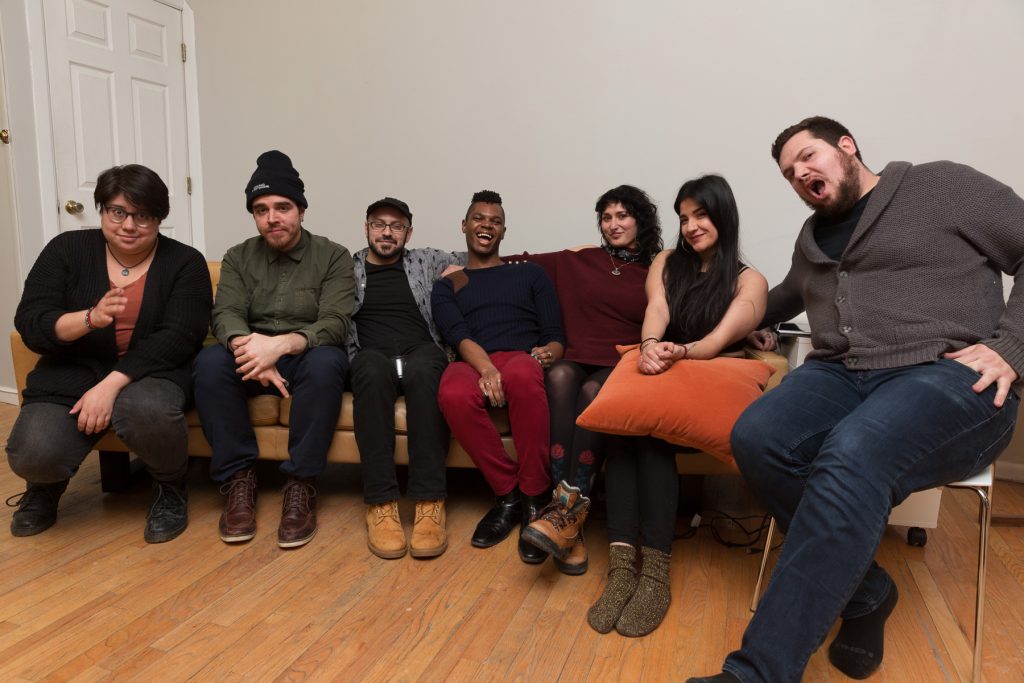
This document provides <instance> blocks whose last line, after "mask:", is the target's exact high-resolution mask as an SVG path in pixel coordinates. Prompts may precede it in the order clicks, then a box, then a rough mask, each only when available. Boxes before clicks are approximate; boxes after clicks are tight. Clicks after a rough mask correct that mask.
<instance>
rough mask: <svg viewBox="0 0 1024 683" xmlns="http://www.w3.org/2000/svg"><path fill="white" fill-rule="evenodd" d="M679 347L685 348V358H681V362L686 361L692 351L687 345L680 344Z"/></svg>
mask: <svg viewBox="0 0 1024 683" xmlns="http://www.w3.org/2000/svg"><path fill="white" fill-rule="evenodd" d="M679 346H682V347H683V357H682V358H680V359H679V360H686V357H687V356H688V355H690V349H688V348H687V347H686V344H680V345H679Z"/></svg>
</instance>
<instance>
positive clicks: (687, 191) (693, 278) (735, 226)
mask: <svg viewBox="0 0 1024 683" xmlns="http://www.w3.org/2000/svg"><path fill="white" fill-rule="evenodd" d="M684 199H692V200H693V201H695V202H696V203H697V204H699V205H700V206H701V208H703V209H704V210H705V211H706V212H707V214H708V218H709V219H710V220H711V222H712V223H713V224H714V226H715V229H716V230H717V231H718V241H717V242H716V243H715V245H714V250H715V252H714V254H713V255H712V256H711V260H710V262H709V263H708V268H707V271H705V272H704V273H703V274H702V273H701V258H700V255H699V254H697V253H696V252H695V251H693V248H692V247H690V245H689V244H688V243H687V242H686V240H685V239H684V238H683V231H682V230H680V231H679V239H678V241H677V242H676V248H675V251H673V252H672V253H671V254H669V255H668V258H667V259H665V271H664V273H663V275H662V282H664V284H665V298H666V299H667V300H668V310H669V320H670V327H672V328H673V329H676V330H682V338H681V339H679V341H680V342H687V341H694V340H696V339H700V338H701V337H703V336H705V335H706V334H707V333H708V332H710V331H711V330H713V329H714V328H715V326H716V325H717V324H718V323H719V322H720V321H721V320H722V316H724V315H725V311H726V309H728V308H729V304H730V303H732V298H733V294H734V292H735V288H736V278H737V277H738V276H739V273H740V257H739V236H740V213H739V210H738V209H737V208H736V198H735V197H734V196H733V194H732V188H730V187H729V183H727V182H726V181H725V178H723V177H722V176H719V175H706V176H701V177H700V178H696V179H694V180H687V181H686V182H685V183H683V186H682V187H680V188H679V193H678V194H677V195H676V201H675V204H673V206H674V207H675V210H676V213H679V212H680V205H681V204H682V203H683V200H684Z"/></svg>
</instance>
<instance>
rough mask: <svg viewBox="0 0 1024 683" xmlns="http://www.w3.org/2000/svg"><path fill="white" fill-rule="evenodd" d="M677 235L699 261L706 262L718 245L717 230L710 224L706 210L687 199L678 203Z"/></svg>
mask: <svg viewBox="0 0 1024 683" xmlns="http://www.w3.org/2000/svg"><path fill="white" fill-rule="evenodd" d="M679 234H680V235H682V236H683V239H684V240H686V243H687V244H688V245H690V248H691V249H692V250H693V251H694V252H696V253H697V254H698V255H699V256H700V259H701V261H705V262H706V261H708V259H710V258H711V257H712V256H713V255H714V253H715V245H717V244H718V228H716V227H715V224H714V223H712V222H711V218H710V217H709V216H708V212H707V210H706V209H705V208H704V207H703V206H701V205H700V204H698V203H697V202H696V201H695V200H693V199H690V198H689V197H687V198H686V199H684V200H683V201H681V202H679Z"/></svg>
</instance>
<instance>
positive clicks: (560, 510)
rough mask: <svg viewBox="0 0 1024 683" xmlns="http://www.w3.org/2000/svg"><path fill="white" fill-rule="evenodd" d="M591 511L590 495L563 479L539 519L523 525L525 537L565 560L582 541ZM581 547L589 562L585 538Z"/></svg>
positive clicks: (527, 540) (584, 559)
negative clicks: (581, 532) (584, 527)
mask: <svg viewBox="0 0 1024 683" xmlns="http://www.w3.org/2000/svg"><path fill="white" fill-rule="evenodd" d="M588 512H590V499H589V498H587V497H586V496H584V495H581V494H580V490H579V489H578V488H577V487H575V486H570V485H569V484H567V483H566V482H564V481H560V482H558V487H557V488H555V491H554V493H553V494H552V495H551V502H550V503H548V504H547V505H545V506H544V508H543V509H542V510H541V511H540V514H539V515H538V517H537V519H535V520H533V521H532V522H530V524H529V526H527V527H526V528H525V529H523V540H524V541H526V542H528V543H530V544H532V545H535V546H537V547H538V548H540V549H542V550H546V551H547V552H549V553H551V556H552V557H554V558H556V559H558V560H565V559H566V558H567V557H568V556H569V555H570V554H571V553H572V551H573V549H574V548H575V547H576V546H577V541H580V538H581V536H580V531H581V530H582V529H583V522H585V521H586V519H587V513H588ZM579 549H581V550H582V551H583V561H584V562H585V561H586V549H584V548H582V542H581V541H580V548H579ZM559 568H560V569H561V567H559ZM583 571H586V567H584V568H583ZM579 573H582V572H579Z"/></svg>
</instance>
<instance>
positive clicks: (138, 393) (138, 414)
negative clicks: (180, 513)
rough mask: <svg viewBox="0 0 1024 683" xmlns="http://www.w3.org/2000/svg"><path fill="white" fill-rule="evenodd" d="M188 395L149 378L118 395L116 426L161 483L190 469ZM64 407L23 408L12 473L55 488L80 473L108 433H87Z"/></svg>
mask: <svg viewBox="0 0 1024 683" xmlns="http://www.w3.org/2000/svg"><path fill="white" fill-rule="evenodd" d="M184 409H185V392H183V391H182V390H181V387H179V386H178V385H177V384H175V383H174V382H172V381H170V380H168V379H156V378H153V377H143V378H142V379H140V380H138V381H135V382H132V383H131V384H129V385H128V386H126V387H125V388H124V389H122V390H121V393H119V394H118V395H117V398H116V399H115V400H114V410H113V413H112V414H111V418H110V426H111V428H112V429H113V430H114V432H115V433H116V434H117V436H118V437H119V438H120V439H121V440H122V441H124V442H125V444H126V445H127V446H128V448H130V449H131V450H132V452H133V453H135V454H136V455H138V456H139V459H140V460H142V462H143V463H145V465H146V469H148V470H149V473H150V475H151V476H152V477H153V479H155V480H156V481H163V482H172V481H178V480H180V479H181V478H182V477H184V476H185V471H186V470H187V469H188V427H187V426H186V425H185V414H184ZM68 410H69V408H68V407H67V406H66V405H61V404H58V403H29V404H28V405H25V406H22V408H21V412H20V413H18V419H17V420H16V421H15V422H14V428H13V429H11V435H10V437H9V438H8V440H7V461H8V462H9V463H10V465H11V470H13V471H14V473H15V474H17V475H18V476H19V477H21V478H22V479H24V480H25V481H27V482H29V483H32V484H53V483H56V482H59V481H64V480H65V479H70V478H71V476H72V475H73V474H74V473H75V472H77V471H78V467H79V465H81V464H82V460H84V459H85V456H87V455H88V454H89V451H91V450H92V448H93V446H95V445H96V442H97V441H99V440H100V437H102V436H103V434H104V433H105V432H100V433H98V434H89V435H87V434H83V433H82V432H80V431H78V416H77V415H69V414H68Z"/></svg>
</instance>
